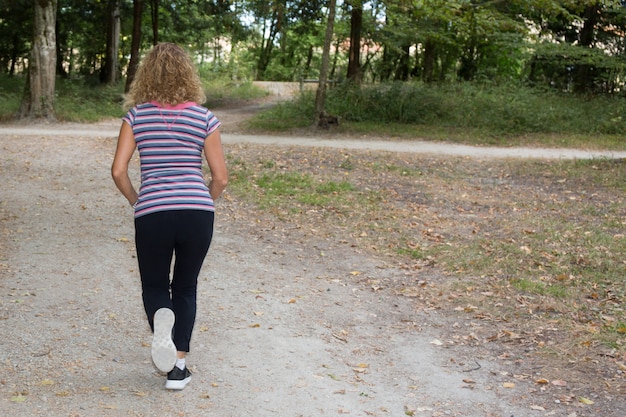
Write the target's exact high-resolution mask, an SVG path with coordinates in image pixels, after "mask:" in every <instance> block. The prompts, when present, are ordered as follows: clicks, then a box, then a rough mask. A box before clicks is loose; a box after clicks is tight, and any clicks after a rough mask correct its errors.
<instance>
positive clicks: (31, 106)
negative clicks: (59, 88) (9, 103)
mask: <svg viewBox="0 0 626 417" xmlns="http://www.w3.org/2000/svg"><path fill="white" fill-rule="evenodd" d="M34 3H35V24H34V37H33V46H32V49H31V52H30V59H29V62H28V78H27V80H26V85H25V87H24V95H23V98H22V104H21V106H20V110H19V113H18V117H20V118H35V119H48V120H54V119H55V114H54V93H55V81H56V80H55V76H56V63H57V54H56V16H57V5H58V1H57V0H37V1H35V2H34Z"/></svg>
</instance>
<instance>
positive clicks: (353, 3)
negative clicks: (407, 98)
mask: <svg viewBox="0 0 626 417" xmlns="http://www.w3.org/2000/svg"><path fill="white" fill-rule="evenodd" d="M329 4H330V3H329V0H313V1H302V0H295V1H289V0H263V1H259V0H242V1H236V0H233V1H228V0H206V1H196V0H174V1H167V2H165V1H160V0H134V1H133V0H39V1H31V0H3V1H2V3H1V5H0V11H1V12H2V14H1V15H0V16H1V17H0V73H5V74H9V75H11V76H18V75H20V74H26V73H27V71H28V69H29V68H30V75H29V83H27V90H28V91H29V93H28V94H27V93H26V92H25V104H24V105H23V106H22V112H26V113H27V112H28V111H31V110H32V109H33V108H34V111H35V112H37V113H39V114H43V115H44V116H45V115H46V114H48V113H49V112H50V110H49V108H48V107H46V106H48V105H49V104H50V103H51V102H52V101H53V94H52V95H51V93H50V90H49V89H48V90H45V88H49V87H46V82H45V81H43V80H44V79H45V77H46V68H50V67H52V68H53V69H54V73H56V75H57V76H60V77H65V78H70V79H73V78H76V79H87V80H96V81H97V82H101V83H116V82H118V81H119V80H121V79H123V78H124V77H126V79H127V85H128V82H129V81H130V80H131V79H132V74H133V70H134V68H135V66H136V64H137V62H138V59H139V57H140V53H141V51H144V50H146V49H147V48H149V47H150V46H151V45H152V44H155V43H156V42H158V41H170V42H176V43H180V44H183V45H185V46H186V47H187V48H188V49H189V50H190V51H191V52H192V53H194V54H196V55H197V59H198V63H199V65H200V67H201V68H202V70H203V71H213V72H218V73H220V74H227V75H228V76H229V77H230V78H232V79H240V80H274V81H297V80H300V79H307V78H314V79H316V78H318V77H320V72H321V71H322V56H323V53H322V52H323V46H324V43H325V40H326V32H327V29H328V27H329V26H330V25H331V24H334V25H333V26H331V27H332V32H331V35H332V39H331V47H330V53H329V57H328V65H329V68H328V69H327V70H324V71H323V72H326V73H327V74H328V78H329V79H333V80H338V81H342V80H346V79H348V80H351V81H352V82H354V83H357V84H358V83H373V82H376V83H378V82H386V81H391V80H393V81H420V82H424V83H442V82H443V83H449V82H458V81H474V82H476V81H479V82H480V81H485V82H496V83H500V82H524V83H530V84H532V85H537V86H545V87H547V88H554V89H558V90H560V91H564V92H569V93H576V94H621V93H622V91H623V85H624V70H625V68H626V59H625V58H626V42H625V40H624V36H623V35H624V33H625V31H626V1H619V0H561V1H557V0H511V1H503V0H375V1H365V0H344V1H339V2H337V12H336V18H334V19H332V22H329V19H328V13H329ZM50 48H52V50H51V51H50ZM52 51H55V52H56V53H52ZM47 74H48V75H47V79H48V80H50V75H49V74H50V73H49V71H48V72H47ZM322 75H324V74H322ZM33 77H35V78H33ZM53 78H54V77H53ZM48 82H50V81H48ZM52 83H54V81H52ZM52 91H54V88H53V89H52ZM42 96H43V97H44V99H43V100H42V99H41V97H42ZM35 97H39V98H38V99H35ZM33 103H34V104H33ZM41 103H44V109H41V108H40V104H41ZM46 108H47V110H46Z"/></svg>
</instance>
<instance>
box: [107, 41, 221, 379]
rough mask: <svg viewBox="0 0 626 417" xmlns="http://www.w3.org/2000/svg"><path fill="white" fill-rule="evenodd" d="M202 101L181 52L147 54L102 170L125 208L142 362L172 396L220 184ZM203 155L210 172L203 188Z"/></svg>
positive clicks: (217, 148)
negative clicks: (135, 167)
mask: <svg viewBox="0 0 626 417" xmlns="http://www.w3.org/2000/svg"><path fill="white" fill-rule="evenodd" d="M205 100H206V97H205V95H204V91H203V88H202V83H201V81H200V77H199V76H198V73H197V70H196V68H195V66H194V64H193V62H192V60H191V57H190V56H189V55H188V54H187V53H186V52H185V50H183V49H182V48H181V47H179V46H177V45H174V44H171V43H161V44H158V45H156V46H154V47H153V48H152V49H151V50H150V51H149V52H148V54H147V55H146V56H145V58H144V59H143V61H142V62H141V64H140V66H139V68H138V69H137V73H136V75H135V78H134V81H133V83H132V84H131V87H130V91H129V93H128V95H127V97H126V102H125V106H126V108H127V109H129V110H128V113H126V115H125V116H124V117H123V121H122V126H121V128H120V133H119V137H118V141H117V150H116V152H115V158H114V160H113V165H112V167H111V174H112V176H113V180H114V181H115V185H116V186H117V188H118V189H119V190H120V192H121V193H122V194H123V195H124V197H126V199H127V200H128V202H129V203H130V205H131V206H132V207H133V208H134V213H135V245H136V248H137V260H138V262H139V272H140V275H141V286H142V297H143V304H144V308H145V311H146V315H147V318H148V324H149V325H150V328H151V329H152V332H153V340H152V360H153V362H154V365H155V366H156V367H157V368H158V369H159V370H160V371H162V372H166V373H167V381H166V383H165V388H167V389H174V390H180V389H183V388H185V386H186V385H187V384H188V383H189V381H190V380H191V373H190V372H189V370H188V369H187V366H186V363H185V358H186V355H187V353H188V352H189V344H190V340H191V333H192V331H193V327H194V323H195V318H196V293H197V283H198V274H199V273H200V268H201V266H202V262H203V261H204V258H205V256H206V254H207V251H208V249H209V246H210V244H211V239H212V237H213V221H214V211H215V207H214V201H215V200H216V199H217V198H218V197H219V196H220V194H221V193H222V191H223V190H224V188H225V187H226V184H227V182H228V172H227V169H226V163H225V161H224V153H223V150H222V141H221V136H220V132H219V126H220V122H219V121H218V120H217V118H216V117H215V116H214V115H213V113H211V111H209V110H208V109H207V108H205V107H203V106H201V105H200V104H202V103H204V102H205ZM135 149H138V150H139V159H140V165H141V186H140V188H139V193H137V191H136V190H135V188H134V186H133V184H132V183H131V180H130V177H129V175H128V166H129V162H130V159H131V157H132V155H133V153H134V152H135ZM203 152H204V157H205V158H206V161H207V163H208V166H209V170H210V172H211V180H210V182H209V184H208V186H207V184H206V181H205V179H204V176H203V173H202V154H203ZM172 257H174V268H173V271H172V276H171V277H170V267H171V262H172Z"/></svg>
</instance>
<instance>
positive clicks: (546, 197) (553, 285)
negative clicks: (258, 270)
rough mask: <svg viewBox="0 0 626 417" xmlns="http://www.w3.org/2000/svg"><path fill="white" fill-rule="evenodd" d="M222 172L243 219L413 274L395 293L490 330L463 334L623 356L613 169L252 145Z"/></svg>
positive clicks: (620, 214) (620, 198) (622, 169)
mask: <svg viewBox="0 0 626 417" xmlns="http://www.w3.org/2000/svg"><path fill="white" fill-rule="evenodd" d="M276 161H279V163H277V162H276ZM229 165H230V169H231V174H232V181H231V186H229V187H230V188H229V192H230V193H231V194H232V195H233V196H234V198H236V199H237V201H240V202H243V203H245V204H244V205H243V206H242V207H241V209H242V210H250V213H249V214H250V215H251V216H258V215H259V214H258V213H266V214H267V218H264V219H263V222H269V223H271V222H278V223H293V224H295V225H298V227H299V228H302V230H310V229H313V230H316V231H317V232H316V233H317V234H318V235H322V236H326V237H328V239H330V240H332V241H335V242H348V243H349V244H351V245H354V246H356V247H358V248H360V249H361V250H364V251H368V252H370V253H372V254H373V255H376V256H380V257H382V258H383V259H387V260H388V262H390V263H391V264H393V265H395V266H397V267H399V268H401V269H403V270H405V271H406V274H407V276H409V277H412V280H413V281H412V282H413V283H412V284H408V286H409V288H407V287H403V288H399V289H398V293H399V294H406V291H407V290H408V291H409V292H410V293H412V294H413V295H412V296H415V297H416V298H417V301H418V303H419V304H421V305H423V306H424V307H428V308H441V309H444V310H454V311H457V312H459V314H461V315H466V316H467V318H468V319H471V320H476V321H479V322H480V321H484V322H489V323H490V325H491V326H487V327H484V328H483V327H480V326H478V327H477V328H476V329H475V330H474V333H473V334H474V336H473V337H478V338H483V339H488V338H494V337H495V338H500V337H502V338H511V337H512V336H511V335H515V338H516V340H523V343H525V344H526V345H527V346H528V347H529V348H532V349H545V350H548V349H549V350H550V351H551V352H557V353H559V354H562V355H565V356H567V355H570V354H574V352H577V351H580V350H581V349H589V348H599V349H615V350H617V351H618V352H625V350H626V312H625V308H626V287H625V286H624V275H625V273H626V261H625V260H624V253H626V237H625V236H624V227H625V226H626V209H625V207H626V204H625V203H626V201H625V200H626V187H625V185H624V184H625V182H624V179H626V163H625V162H624V161H623V160H592V161H514V160H493V161H489V162H488V163H487V162H481V161H475V160H470V159H465V158H436V157H424V156H410V155H397V154H375V153H366V152H356V151H349V152H341V151H332V152H329V151H327V150H298V149H289V150H288V151H287V150H285V151H282V152H280V151H276V153H275V154H273V155H272V157H271V158H270V157H268V156H267V154H266V153H264V152H261V151H259V150H256V151H255V149H254V147H250V146H248V147H237V148H234V149H229ZM433 277H440V278H437V279H435V278H433ZM443 277H445V278H443ZM389 285H392V284H391V283H389ZM405 285H406V284H405ZM413 290H414V291H413ZM494 326H495V327H496V328H498V329H499V331H496V332H495V333H493V334H487V333H485V334H480V331H481V330H480V329H481V328H483V329H484V331H485V332H486V331H487V330H486V329H491V331H493V327H494Z"/></svg>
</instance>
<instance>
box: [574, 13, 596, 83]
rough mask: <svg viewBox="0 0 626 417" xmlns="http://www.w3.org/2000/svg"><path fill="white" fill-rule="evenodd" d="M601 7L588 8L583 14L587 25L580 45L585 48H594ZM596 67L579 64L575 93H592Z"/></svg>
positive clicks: (582, 31) (575, 79)
mask: <svg viewBox="0 0 626 417" xmlns="http://www.w3.org/2000/svg"><path fill="white" fill-rule="evenodd" d="M600 7H601V6H600V5H599V4H594V5H591V6H587V7H586V8H585V12H584V14H583V19H584V21H585V23H584V24H583V27H582V29H581V31H580V39H579V44H580V46H581V47H584V48H591V47H593V43H594V41H595V28H596V25H597V24H598V19H599V12H600ZM594 81H595V80H594V67H593V66H592V65H591V64H578V65H577V66H576V72H575V74H574V92H576V93H579V94H582V93H587V92H590V91H591V90H592V89H593V84H594Z"/></svg>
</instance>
